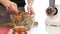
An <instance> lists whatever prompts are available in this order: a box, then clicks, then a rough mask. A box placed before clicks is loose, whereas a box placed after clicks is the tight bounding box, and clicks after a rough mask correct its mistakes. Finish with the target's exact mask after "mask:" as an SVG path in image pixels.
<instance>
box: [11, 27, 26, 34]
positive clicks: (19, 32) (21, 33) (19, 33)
mask: <svg viewBox="0 0 60 34" xmlns="http://www.w3.org/2000/svg"><path fill="white" fill-rule="evenodd" d="M12 34H27V31H26V29H25V28H23V27H16V28H14V29H13V32H12Z"/></svg>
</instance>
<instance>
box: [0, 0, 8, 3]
mask: <svg viewBox="0 0 60 34" xmlns="http://www.w3.org/2000/svg"><path fill="white" fill-rule="evenodd" d="M7 1H9V0H0V3H5V2H7Z"/></svg>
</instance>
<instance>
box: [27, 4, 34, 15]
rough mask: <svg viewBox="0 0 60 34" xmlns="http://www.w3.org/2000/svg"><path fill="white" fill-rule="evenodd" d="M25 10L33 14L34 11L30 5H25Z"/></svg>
mask: <svg viewBox="0 0 60 34" xmlns="http://www.w3.org/2000/svg"><path fill="white" fill-rule="evenodd" d="M27 10H28V13H29V14H35V13H34V9H33V8H32V6H30V5H29V6H27Z"/></svg>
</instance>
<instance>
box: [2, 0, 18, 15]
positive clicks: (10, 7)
mask: <svg viewBox="0 0 60 34" xmlns="http://www.w3.org/2000/svg"><path fill="white" fill-rule="evenodd" d="M2 4H3V5H4V6H5V7H6V9H7V12H8V13H11V14H15V15H18V8H17V4H16V3H14V2H11V1H9V0H8V1H7V0H4V1H2Z"/></svg>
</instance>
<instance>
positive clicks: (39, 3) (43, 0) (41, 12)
mask: <svg viewBox="0 0 60 34" xmlns="http://www.w3.org/2000/svg"><path fill="white" fill-rule="evenodd" d="M55 3H56V4H60V0H56V2H55ZM48 6H49V0H34V3H33V8H34V11H35V21H38V27H37V28H33V30H32V31H31V32H32V34H48V32H47V31H46V27H45V19H46V17H47V16H46V13H45V10H46V8H47V7H48Z"/></svg>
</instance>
